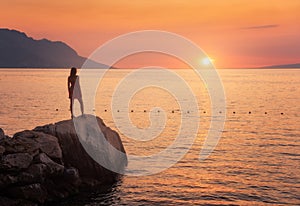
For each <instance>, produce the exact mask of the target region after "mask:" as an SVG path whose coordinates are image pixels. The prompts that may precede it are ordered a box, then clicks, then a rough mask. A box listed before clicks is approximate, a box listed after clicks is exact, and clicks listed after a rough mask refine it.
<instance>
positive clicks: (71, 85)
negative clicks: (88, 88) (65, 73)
mask: <svg viewBox="0 0 300 206" xmlns="http://www.w3.org/2000/svg"><path fill="white" fill-rule="evenodd" d="M76 73H77V69H76V68H75V67H72V68H71V72H70V76H69V77H68V91H69V98H70V111H71V118H73V117H74V115H73V103H74V99H77V100H78V101H79V103H80V109H81V114H84V111H83V102H82V95H81V89H80V84H79V76H78V75H76Z"/></svg>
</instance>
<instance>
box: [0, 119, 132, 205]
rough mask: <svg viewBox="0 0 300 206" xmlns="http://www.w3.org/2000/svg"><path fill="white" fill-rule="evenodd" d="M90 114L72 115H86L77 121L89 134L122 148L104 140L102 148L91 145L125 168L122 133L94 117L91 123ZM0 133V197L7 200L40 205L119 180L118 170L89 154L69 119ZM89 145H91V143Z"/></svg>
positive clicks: (11, 203)
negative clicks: (94, 123)
mask: <svg viewBox="0 0 300 206" xmlns="http://www.w3.org/2000/svg"><path fill="white" fill-rule="evenodd" d="M94 118H95V117H94V116H91V115H85V116H84V117H77V119H76V120H84V121H82V122H81V123H82V124H81V125H80V126H82V127H84V128H85V129H86V132H87V133H88V136H89V137H94V138H95V137H98V136H99V135H103V136H104V137H105V139H106V140H107V141H108V142H109V143H110V144H111V145H112V146H113V147H114V148H115V149H117V150H118V151H121V152H122V153H123V155H120V153H118V152H116V150H115V149H112V148H111V147H109V148H105V147H107V145H104V148H103V147H102V150H101V151H97V150H95V151H96V152H100V153H99V154H101V158H102V159H104V160H105V162H108V163H110V164H111V165H113V167H114V168H117V170H115V171H118V170H119V169H122V168H123V169H124V167H125V166H126V165H127V158H126V155H125V150H124V147H123V144H122V141H121V139H120V136H119V135H118V133H116V132H115V131H113V130H111V129H110V128H109V127H106V126H105V124H104V123H103V121H102V120H101V119H100V118H98V117H97V118H96V121H97V123H98V125H96V126H95V125H93V124H91V122H92V120H94ZM99 128H100V130H101V132H100V131H99ZM2 134H3V135H2ZM0 135H1V137H0V200H1V199H2V200H3V201H4V202H5V204H6V205H22V204H23V203H24V204H25V203H26V204H29V205H30V204H31V203H32V204H33V205H35V204H36V203H37V204H41V203H44V202H47V201H53V200H58V199H60V198H66V197H68V196H70V195H73V194H76V193H78V192H80V191H81V190H83V189H84V190H88V189H94V188H95V187H100V188H102V187H103V188H107V185H110V184H113V183H114V182H115V181H116V180H117V179H118V178H117V177H118V176H119V174H117V173H115V172H113V171H110V170H108V169H106V168H104V167H103V166H101V165H99V164H98V163H97V162H95V161H94V159H93V158H91V157H90V156H89V154H88V153H87V152H86V150H85V149H84V147H83V146H82V144H81V141H80V140H79V138H78V136H77V133H76V131H75V128H74V122H73V120H65V121H61V122H58V123H55V124H49V125H45V126H40V127H36V128H35V129H34V130H25V131H22V132H18V133H16V134H15V135H14V136H13V137H12V138H10V137H7V136H5V135H4V132H3V131H2V130H0ZM85 146H86V145H85ZM88 146H90V147H91V148H93V149H95V148H94V146H93V145H88ZM102 146H103V145H102ZM20 202H21V203H22V204H21V203H20ZM0 205H1V203H0Z"/></svg>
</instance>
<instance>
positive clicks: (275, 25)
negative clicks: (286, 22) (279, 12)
mask: <svg viewBox="0 0 300 206" xmlns="http://www.w3.org/2000/svg"><path fill="white" fill-rule="evenodd" d="M275 27H279V24H267V25H258V26H250V27H242V28H241V29H243V30H252V29H271V28H275Z"/></svg>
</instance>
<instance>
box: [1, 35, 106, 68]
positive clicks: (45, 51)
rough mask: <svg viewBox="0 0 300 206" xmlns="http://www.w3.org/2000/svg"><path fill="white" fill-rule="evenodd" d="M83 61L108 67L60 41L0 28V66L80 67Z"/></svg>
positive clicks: (98, 66) (97, 66)
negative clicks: (33, 36)
mask: <svg viewBox="0 0 300 206" xmlns="http://www.w3.org/2000/svg"><path fill="white" fill-rule="evenodd" d="M85 61H89V65H91V67H92V68H108V66H107V65H104V64H101V63H98V62H95V61H92V60H89V59H87V58H85V57H82V56H79V55H78V54H77V52H76V51H75V50H74V49H72V48H71V47H70V46H68V45H67V44H65V43H63V42H61V41H50V40H48V39H41V40H35V39H33V38H31V37H28V36H27V35H26V34H25V33H23V32H20V31H16V30H10V29H0V67H1V68H70V67H79V68H80V67H81V66H82V64H83V63H84V62H85Z"/></svg>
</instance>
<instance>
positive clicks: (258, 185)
mask: <svg viewBox="0 0 300 206" xmlns="http://www.w3.org/2000/svg"><path fill="white" fill-rule="evenodd" d="M134 71H135V70H132V69H111V70H108V71H106V72H105V74H103V76H102V77H101V79H100V80H99V84H96V85H97V87H95V88H92V89H93V91H92V92H91V94H93V92H94V94H95V95H94V102H92V104H89V105H87V106H86V108H85V110H86V112H88V113H91V112H94V114H95V115H97V116H99V117H101V118H102V119H103V120H104V122H105V124H106V125H107V126H109V127H111V128H112V129H114V130H116V131H117V132H118V133H119V134H120V137H121V139H122V141H123V144H124V147H125V150H126V152H127V154H128V155H136V156H151V155H152V156H153V155H156V154H159V152H161V151H164V150H166V149H168V147H169V146H170V145H172V143H173V142H174V141H176V138H177V137H178V134H179V133H180V131H194V130H193V129H194V128H196V129H197V130H196V131H195V132H194V133H193V135H192V136H193V138H194V139H193V141H192V144H191V146H190V147H189V148H188V150H187V151H185V153H184V155H183V156H182V157H181V158H179V159H178V160H176V162H175V163H174V164H171V165H168V166H166V167H165V168H164V166H165V165H164V163H163V162H162V163H161V164H153V165H152V169H153V170H152V171H153V172H152V173H148V174H144V173H139V171H134V170H132V171H129V173H128V174H125V175H123V176H122V177H120V179H119V180H118V181H117V182H116V183H115V184H114V185H113V186H112V187H110V188H109V189H108V190H107V191H92V192H89V193H84V194H82V195H78V196H74V197H72V198H69V199H67V200H63V201H61V202H59V203H55V205H61V206H65V205H74V206H94V205H300V124H299V123H300V69H218V70H217V74H218V76H219V80H220V83H221V85H222V88H221V90H222V92H223V93H224V94H225V97H226V98H225V101H224V102H221V103H222V104H223V103H224V104H225V107H224V108H223V109H220V111H218V114H219V115H220V116H223V117H225V119H224V122H223V123H224V127H222V128H221V129H222V131H221V133H220V136H219V137H218V141H217V145H216V147H215V148H214V149H213V151H212V152H211V153H210V155H209V156H208V157H206V158H204V159H199V155H200V151H201V150H202V148H203V146H204V143H205V141H206V140H207V138H208V133H209V131H210V129H211V125H212V121H214V119H215V118H214V115H216V113H213V110H214V109H215V108H214V105H215V104H216V102H213V101H212V95H214V94H211V91H210V90H209V88H210V87H211V86H212V87H213V86H214V84H217V83H216V82H214V81H210V82H205V81H204V80H203V79H202V78H201V77H200V76H199V75H198V74H197V73H196V72H195V71H194V70H192V69H174V70H172V71H171V73H172V75H175V76H176V77H179V79H181V80H182V81H173V80H172V78H170V79H168V78H166V76H164V75H159V74H157V73H155V69H153V70H149V71H144V76H142V77H141V76H134V75H133V76H130V74H131V73H132V72H134ZM69 72H70V71H69V69H0V97H1V98H0V102H1V103H0V128H2V129H3V130H4V131H5V133H6V134H7V135H9V136H12V135H13V134H14V133H16V132H18V131H22V130H26V129H33V128H35V127H36V126H42V125H45V124H49V123H55V122H58V121H61V120H65V119H70V118H71V114H70V111H69V98H68V90H67V77H68V76H69ZM93 72H97V71H92V73H91V74H93ZM156 74H157V75H156ZM79 76H80V74H79ZM95 76H97V75H91V77H95ZM148 79H152V80H153V79H155V82H151V81H149V82H150V83H151V84H152V85H151V84H150V83H149V82H147V80H148ZM81 80H82V79H81ZM129 80H130V81H129ZM82 81H83V80H82ZM180 82H184V83H185V84H186V85H188V86H187V87H186V88H188V90H189V92H190V93H191V94H192V96H193V97H194V100H195V102H196V107H189V106H188V107H185V105H186V104H189V103H190V102H191V101H192V100H191V99H187V98H186V96H185V92H184V91H180V92H176V91H174V90H172V89H166V87H168V88H173V87H174V88H177V87H176V85H178V84H179V83H180ZM142 83H149V84H148V86H143V84H142ZM208 84H210V85H208ZM184 87H185V86H184ZM130 88H131V90H130ZM132 88H133V89H132ZM179 88H182V87H179ZM84 89H86V90H88V89H89V88H83V90H84ZM127 89H128V90H130V91H127ZM219 89H220V88H219ZM175 90H176V89H175ZM124 94H125V95H124ZM127 94H128V95H129V96H128V95H127ZM122 95H123V96H125V99H120V98H118V97H119V96H122ZM126 97H129V98H128V99H126ZM194 100H193V101H194ZM75 104H78V102H75ZM217 104H220V102H217ZM216 108H219V107H216ZM220 108H222V107H220ZM187 114H188V115H187ZM76 115H77V114H76ZM188 117H191V119H189V118H188ZM184 122H188V124H186V123H185V124H184ZM182 125H183V126H182ZM195 125H196V127H195ZM155 126H156V127H157V128H156V129H154V130H147V128H152V127H155ZM128 127H129V131H128ZM130 128H132V130H130ZM126 129H127V130H126ZM137 129H138V130H139V131H141V130H146V133H138V134H142V135H140V137H135V138H133V136H134V135H136V134H132V136H131V135H130V131H135V130H137ZM147 131H149V132H150V133H151V134H152V135H154V136H151V135H150V136H151V138H149V139H145V140H143V137H144V136H143V135H145V137H146V136H147ZM158 131H159V132H158ZM186 134H189V132H186ZM147 137H148V136H147ZM181 138H182V137H181ZM183 138H188V137H185V136H184V135H183ZM179 149H180V148H179ZM182 149H186V147H183V148H182ZM166 154H168V153H166ZM166 154H165V155H166ZM173 155H174V154H173V153H170V155H169V156H168V157H167V159H172V158H175V157H173ZM145 168H146V166H145ZM140 169H141V171H143V169H144V166H143V163H141V165H140ZM150 169H151V168H150ZM156 169H157V170H156ZM136 174H140V175H136Z"/></svg>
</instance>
